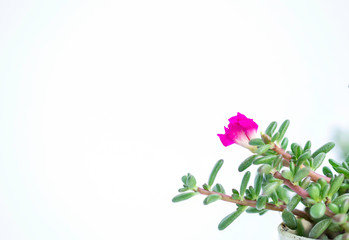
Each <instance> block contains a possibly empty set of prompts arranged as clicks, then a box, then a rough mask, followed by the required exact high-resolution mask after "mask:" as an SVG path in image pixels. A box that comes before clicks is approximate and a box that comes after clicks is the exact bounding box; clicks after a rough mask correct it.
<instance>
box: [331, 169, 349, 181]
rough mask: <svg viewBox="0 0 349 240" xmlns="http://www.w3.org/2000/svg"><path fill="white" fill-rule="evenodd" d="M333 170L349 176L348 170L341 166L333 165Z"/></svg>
mask: <svg viewBox="0 0 349 240" xmlns="http://www.w3.org/2000/svg"><path fill="white" fill-rule="evenodd" d="M334 170H335V171H336V172H338V173H343V174H344V176H345V177H346V178H349V171H348V170H347V169H345V168H343V167H334Z"/></svg>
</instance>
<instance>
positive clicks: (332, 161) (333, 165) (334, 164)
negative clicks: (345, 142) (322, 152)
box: [328, 158, 341, 168]
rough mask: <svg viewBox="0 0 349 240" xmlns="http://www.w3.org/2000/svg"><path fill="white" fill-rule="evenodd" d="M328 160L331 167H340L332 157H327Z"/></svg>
mask: <svg viewBox="0 0 349 240" xmlns="http://www.w3.org/2000/svg"><path fill="white" fill-rule="evenodd" d="M328 162H329V163H330V164H331V166H332V167H334V168H335V167H341V165H340V164H339V163H337V162H335V161H334V160H333V159H332V158H330V159H328Z"/></svg>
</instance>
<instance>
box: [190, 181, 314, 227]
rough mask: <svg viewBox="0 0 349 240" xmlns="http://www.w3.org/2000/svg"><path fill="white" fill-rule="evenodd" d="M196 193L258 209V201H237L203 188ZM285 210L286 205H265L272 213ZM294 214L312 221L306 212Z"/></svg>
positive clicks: (295, 210)
mask: <svg viewBox="0 0 349 240" xmlns="http://www.w3.org/2000/svg"><path fill="white" fill-rule="evenodd" d="M196 191H197V192H199V193H200V194H203V195H212V194H217V195H220V196H221V197H222V200H223V201H226V202H232V203H235V204H239V205H244V206H250V207H256V201H254V200H247V199H245V200H235V199H233V198H232V197H231V196H229V195H226V194H223V193H218V192H213V191H207V190H205V189H202V188H198V189H197V190H196ZM285 208H287V206H286V205H280V206H276V205H275V204H271V203H267V204H266V205H265V209H268V210H272V211H279V212H282V211H283V210H284V209H285ZM292 212H293V214H294V215H297V216H298V217H301V218H304V219H306V220H308V221H311V218H310V216H309V214H308V213H306V212H305V211H302V210H299V209H294V210H293V211H292Z"/></svg>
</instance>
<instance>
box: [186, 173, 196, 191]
mask: <svg viewBox="0 0 349 240" xmlns="http://www.w3.org/2000/svg"><path fill="white" fill-rule="evenodd" d="M186 185H187V186H188V188H190V189H193V188H195V187H196V179H195V177H194V176H193V175H191V174H189V173H188V176H187V182H186Z"/></svg>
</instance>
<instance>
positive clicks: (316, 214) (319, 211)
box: [310, 202, 326, 219]
mask: <svg viewBox="0 0 349 240" xmlns="http://www.w3.org/2000/svg"><path fill="white" fill-rule="evenodd" d="M325 211H326V205H325V204H324V203H322V202H320V203H317V204H315V205H313V206H311V208H310V215H311V216H312V217H313V218H315V219H318V218H321V217H323V216H324V215H325Z"/></svg>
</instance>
